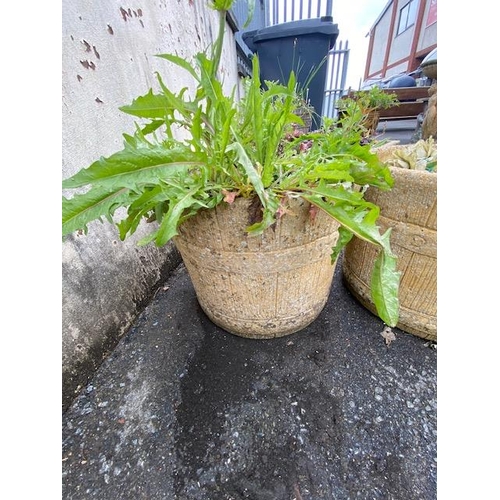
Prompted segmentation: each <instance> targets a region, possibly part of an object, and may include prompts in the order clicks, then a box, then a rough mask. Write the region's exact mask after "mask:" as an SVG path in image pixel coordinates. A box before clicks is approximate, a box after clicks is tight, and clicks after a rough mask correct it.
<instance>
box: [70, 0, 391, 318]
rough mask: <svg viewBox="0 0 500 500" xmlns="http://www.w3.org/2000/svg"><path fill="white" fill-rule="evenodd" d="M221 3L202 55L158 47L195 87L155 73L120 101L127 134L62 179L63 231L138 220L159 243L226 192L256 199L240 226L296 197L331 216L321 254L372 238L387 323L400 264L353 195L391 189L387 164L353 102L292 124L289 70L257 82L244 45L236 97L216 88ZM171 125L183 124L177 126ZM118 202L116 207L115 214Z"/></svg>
mask: <svg viewBox="0 0 500 500" xmlns="http://www.w3.org/2000/svg"><path fill="white" fill-rule="evenodd" d="M231 4H232V1H231V0H219V1H218V2H213V4H212V5H213V7H214V8H216V9H217V10H218V11H219V14H220V29H219V35H218V38H217V40H216V42H215V43H214V44H213V46H212V47H211V54H210V56H209V55H207V53H205V52H202V53H198V54H197V55H196V56H195V58H194V62H193V63H191V62H190V61H187V60H185V59H182V58H180V57H178V56H175V55H172V54H160V55H159V56H158V57H161V58H163V59H165V60H166V61H169V62H170V63H173V64H176V65H178V66H179V67H180V68H182V69H184V70H185V71H187V72H188V73H189V74H191V76H192V77H193V78H194V79H195V81H196V84H197V87H196V93H195V95H194V97H189V95H188V92H187V90H186V89H182V90H181V91H180V92H178V93H174V92H172V91H171V90H169V89H168V88H167V86H166V85H165V84H164V82H163V80H162V78H161V76H160V75H159V74H157V81H158V89H159V90H158V91H153V89H150V90H149V91H148V92H147V93H146V94H144V95H142V96H140V97H137V98H136V99H135V100H134V101H133V102H132V103H131V104H129V105H126V106H123V107H121V108H120V109H121V111H123V112H125V113H128V114H130V115H133V116H135V117H137V118H140V119H141V122H140V123H137V125H136V130H135V133H134V134H133V135H130V134H123V137H124V146H123V149H122V150H121V151H118V152H116V153H114V154H112V155H111V156H109V157H107V158H104V157H102V158H100V159H98V160H97V161H95V162H93V163H92V164H91V165H90V166H88V167H86V168H83V169H82V170H80V171H79V172H77V173H76V174H75V175H73V176H71V177H69V178H67V179H65V180H63V188H65V189H79V190H80V189H82V188H85V189H87V190H86V192H85V193H78V194H75V195H74V196H73V197H72V198H66V197H63V200H62V201H63V204H62V208H63V210H62V215H63V217H62V219H63V220H62V230H63V236H64V235H68V234H70V233H73V232H75V231H82V232H86V231H87V224H89V223H90V222H92V221H94V220H102V218H107V219H108V220H109V221H110V222H112V223H114V224H116V226H117V227H118V230H119V235H120V238H121V239H122V240H123V239H125V238H127V237H128V236H130V235H132V234H133V233H134V232H135V231H136V229H137V228H138V226H139V224H140V223H141V221H147V222H149V223H151V225H150V227H151V231H150V233H149V234H148V236H146V237H145V238H143V239H142V240H141V241H140V243H139V244H141V245H145V244H148V243H151V242H154V243H155V244H156V245H158V246H161V245H164V244H166V243H167V242H168V241H170V240H171V239H172V238H173V237H174V236H175V235H176V234H177V229H178V227H179V226H180V225H181V224H182V223H183V222H184V221H185V220H186V219H187V218H189V217H191V216H193V215H195V214H196V213H197V212H198V211H200V210H202V209H212V208H214V207H216V206H217V205H219V204H221V203H231V202H232V200H234V198H235V197H237V196H243V197H258V199H259V200H260V205H261V207H262V210H261V217H260V218H259V220H256V221H255V223H253V224H251V225H250V226H249V227H248V228H247V231H248V233H249V234H250V235H258V234H261V233H262V232H264V231H265V230H266V229H267V228H269V227H270V226H271V225H272V224H274V222H275V221H276V220H277V218H279V217H281V216H282V214H283V213H285V212H286V207H287V200H289V199H290V198H293V197H302V198H303V199H305V200H307V201H308V202H309V203H311V204H312V206H313V207H315V209H316V210H324V211H325V212H326V213H327V214H329V215H330V216H331V217H333V218H334V219H336V220H337V221H338V222H339V223H340V225H341V227H340V229H339V234H340V236H339V239H338V242H337V244H336V246H335V248H333V249H332V262H333V261H335V259H336V258H337V257H338V256H339V254H340V252H341V251H342V249H343V248H344V246H345V245H346V244H347V243H348V241H349V240H350V239H351V238H352V237H353V236H355V237H358V238H362V239H364V240H366V241H369V242H370V243H372V244H374V245H376V246H377V247H378V248H379V250H380V251H379V256H378V258H377V261H376V264H375V266H374V271H373V277H372V290H373V292H372V293H373V299H374V302H375V304H376V307H377V311H378V313H379V315H380V317H381V318H382V319H383V321H385V322H386V323H387V324H388V325H389V326H395V325H396V323H397V321H398V315H399V303H398V285H399V273H398V272H397V271H396V257H395V256H394V254H393V253H392V251H391V248H390V241H389V239H390V230H388V231H387V232H386V233H384V234H380V231H379V228H378V226H377V225H376V221H377V218H378V216H379V208H378V207H377V206H376V205H374V204H372V203H369V202H367V201H366V200H365V199H364V197H363V192H364V188H365V187H367V186H375V187H377V188H380V189H384V190H387V189H390V188H391V187H392V185H393V179H392V177H391V174H390V170H389V169H388V167H387V166H386V165H384V164H383V163H382V162H381V161H380V160H379V159H378V157H377V155H375V154H374V153H372V152H371V151H370V148H369V146H367V145H362V143H361V139H362V130H363V129H362V127H361V126H360V118H359V114H356V113H351V112H349V111H348V112H347V113H346V114H345V116H344V117H343V119H342V127H338V123H335V122H334V121H333V120H329V119H326V118H325V119H324V122H323V124H322V126H321V128H320V129H319V130H315V131H313V132H310V133H307V134H302V135H300V134H296V133H295V129H294V126H295V125H296V124H297V123H299V124H300V123H301V122H302V120H301V118H300V117H299V116H297V115H296V114H295V113H294V110H295V107H296V104H297V99H298V97H300V96H298V94H297V83H296V78H295V75H294V73H293V72H292V73H291V74H290V76H289V80H288V83H287V85H282V84H279V83H276V82H265V83H266V85H265V86H264V85H263V82H261V80H260V77H259V61H258V58H257V57H256V56H255V57H254V58H253V75H252V77H251V78H248V79H246V80H245V81H244V88H245V93H244V96H243V97H242V98H241V99H240V100H239V101H237V100H235V99H234V95H230V96H227V95H225V94H224V92H223V88H222V84H221V82H220V80H219V79H218V76H217V72H218V68H219V61H220V57H221V49H222V41H223V36H224V25H225V14H226V10H227V9H228V8H229V7H230V6H231ZM178 130H182V131H184V132H185V134H183V135H182V137H183V138H179V134H178ZM297 135H298V136H297ZM120 207H123V208H125V209H126V216H125V217H124V218H122V219H120V220H118V219H117V218H115V212H116V210H117V209H118V208H120Z"/></svg>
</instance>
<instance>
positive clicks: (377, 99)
mask: <svg viewBox="0 0 500 500" xmlns="http://www.w3.org/2000/svg"><path fill="white" fill-rule="evenodd" d="M350 100H351V101H354V102H356V104H357V105H358V106H359V108H360V109H361V111H362V113H363V114H367V113H369V112H370V111H376V110H377V109H387V108H391V107H393V106H398V105H399V100H398V97H397V95H396V93H394V92H386V91H384V90H383V89H382V88H380V87H377V86H374V87H371V88H370V89H368V90H356V91H351V92H350V93H349V94H347V97H346V98H345V99H340V100H339V108H340V109H342V108H343V107H344V106H346V105H347V103H348V102H349V101H350Z"/></svg>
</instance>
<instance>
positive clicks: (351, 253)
mask: <svg viewBox="0 0 500 500" xmlns="http://www.w3.org/2000/svg"><path fill="white" fill-rule="evenodd" d="M391 173H392V175H393V177H394V181H395V182H394V187H393V188H392V190H390V191H385V192H384V191H381V190H377V189H372V188H369V189H368V190H367V192H366V195H365V198H366V199H367V200H368V201H371V202H373V203H376V204H377V205H378V206H379V207H380V214H381V215H380V218H379V220H378V224H379V225H380V227H381V229H382V230H383V231H385V230H386V229H388V228H389V227H392V233H391V247H392V250H393V252H394V253H395V254H396V255H397V257H398V264H397V267H398V270H399V271H400V272H401V281H400V287H399V301H400V312H399V322H398V324H397V327H398V328H400V329H401V330H404V331H406V332H409V333H412V334H414V335H417V336H419V337H422V338H425V339H430V340H437V174H436V173H429V172H426V171H418V170H410V169H404V168H398V167H391ZM376 255H377V249H376V248H373V245H370V244H368V243H366V242H365V241H363V240H360V239H358V238H353V239H352V240H351V241H350V242H349V243H348V245H347V246H346V248H345V254H344V261H343V277H344V281H345V283H346V285H347V287H348V288H349V290H350V291H351V292H352V293H353V295H354V296H355V297H356V298H357V299H358V300H359V302H361V303H362V304H363V305H364V306H365V307H366V308H367V309H369V310H370V311H372V312H373V313H375V314H376V312H375V307H374V305H373V302H372V300H371V296H370V279H371V270H372V267H373V262H374V259H375V257H376Z"/></svg>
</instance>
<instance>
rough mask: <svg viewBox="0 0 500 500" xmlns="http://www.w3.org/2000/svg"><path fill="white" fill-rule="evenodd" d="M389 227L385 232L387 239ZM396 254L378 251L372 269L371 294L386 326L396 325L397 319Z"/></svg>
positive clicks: (398, 277) (398, 275)
mask: <svg viewBox="0 0 500 500" xmlns="http://www.w3.org/2000/svg"><path fill="white" fill-rule="evenodd" d="M389 235H390V229H389V230H388V231H387V232H386V233H385V235H384V237H386V238H387V239H388V238H389ZM396 262H397V258H396V256H394V255H392V254H390V253H389V252H387V251H381V252H379V255H378V257H377V259H376V260H375V264H374V267H373V271H372V277H371V296H372V300H373V302H374V303H375V307H376V308H377V314H378V315H379V317H380V318H381V319H382V321H384V323H385V324H387V325H388V326H391V327H393V326H396V325H397V323H398V320H399V299H398V295H399V280H400V272H399V271H396Z"/></svg>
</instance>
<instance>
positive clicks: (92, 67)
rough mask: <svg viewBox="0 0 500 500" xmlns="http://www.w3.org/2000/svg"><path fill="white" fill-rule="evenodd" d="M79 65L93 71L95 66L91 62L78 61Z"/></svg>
mask: <svg viewBox="0 0 500 500" xmlns="http://www.w3.org/2000/svg"><path fill="white" fill-rule="evenodd" d="M80 64H81V65H82V66H83V67H84V68H86V69H95V64H94V63H93V62H92V61H88V60H85V61H80Z"/></svg>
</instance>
